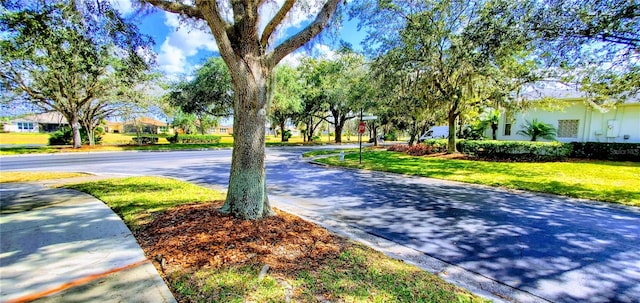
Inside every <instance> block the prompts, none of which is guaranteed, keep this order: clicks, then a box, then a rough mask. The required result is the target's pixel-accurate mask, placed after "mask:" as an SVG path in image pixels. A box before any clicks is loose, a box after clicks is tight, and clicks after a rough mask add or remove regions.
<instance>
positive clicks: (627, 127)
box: [487, 101, 640, 143]
mask: <svg viewBox="0 0 640 303" xmlns="http://www.w3.org/2000/svg"><path fill="white" fill-rule="evenodd" d="M565 105H566V106H564V108H562V109H560V110H554V111H550V110H543V109H539V108H534V109H531V110H528V111H526V112H522V113H516V114H515V115H514V118H515V122H513V125H512V127H511V135H510V136H505V135H504V128H505V119H506V117H505V115H504V114H502V116H501V118H500V125H499V126H498V133H497V138H498V140H525V141H526V140H530V138H528V137H525V136H521V135H518V134H517V132H518V131H519V130H520V129H522V127H523V125H524V123H525V120H527V121H531V120H533V119H538V120H539V121H542V122H544V123H547V124H551V125H552V126H553V127H555V128H556V129H557V128H558V120H578V135H577V136H576V137H575V138H560V137H558V138H557V140H558V141H560V142H575V141H578V142H588V141H590V142H634V143H636V142H640V103H632V104H622V105H619V106H618V107H617V108H615V109H611V110H609V111H608V112H605V113H602V112H600V111H599V110H596V109H591V107H590V106H587V105H586V104H585V103H584V102H582V101H571V102H566V103H565ZM610 120H615V121H616V122H614V123H613V124H614V126H615V127H614V128H616V127H617V129H614V130H616V131H615V132H614V133H611V132H609V135H611V136H613V137H607V135H608V134H607V130H608V124H610V122H609V121H610ZM487 135H488V136H489V137H490V136H491V131H490V130H489V131H488V132H487ZM625 135H628V136H629V139H627V140H625V139H624V136H625ZM539 140H540V141H545V140H542V139H539Z"/></svg>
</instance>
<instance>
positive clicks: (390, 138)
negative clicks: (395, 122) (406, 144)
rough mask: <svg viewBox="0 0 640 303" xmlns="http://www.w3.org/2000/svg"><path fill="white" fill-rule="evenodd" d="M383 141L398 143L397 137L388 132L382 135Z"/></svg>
mask: <svg viewBox="0 0 640 303" xmlns="http://www.w3.org/2000/svg"><path fill="white" fill-rule="evenodd" d="M384 140H385V141H398V135H396V133H395V132H389V133H386V134H385V135H384Z"/></svg>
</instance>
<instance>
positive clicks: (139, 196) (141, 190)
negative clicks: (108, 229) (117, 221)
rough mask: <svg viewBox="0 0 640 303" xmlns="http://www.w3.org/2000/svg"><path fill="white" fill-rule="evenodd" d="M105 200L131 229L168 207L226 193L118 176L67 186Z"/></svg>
mask: <svg viewBox="0 0 640 303" xmlns="http://www.w3.org/2000/svg"><path fill="white" fill-rule="evenodd" d="M65 187H66V188H72V189H76V190H79V191H83V192H86V193H89V194H91V195H93V196H95V197H96V198H98V199H100V200H102V201H104V202H105V203H107V205H109V207H111V209H113V210H114V211H115V212H116V213H117V214H118V215H119V216H120V217H121V218H123V219H124V222H125V223H126V224H127V226H129V228H131V229H136V228H138V227H139V226H140V225H142V224H145V223H147V222H149V221H150V220H152V219H153V215H154V214H156V213H159V212H163V211H166V210H167V209H169V208H172V207H175V206H178V205H184V204H191V203H206V202H211V201H214V200H220V199H224V193H221V192H218V191H214V190H211V189H208V188H204V187H201V186H197V185H194V184H191V183H187V182H182V181H177V180H173V179H168V178H161V177H131V178H116V179H107V180H101V181H94V182H86V183H80V184H70V185H67V186H65Z"/></svg>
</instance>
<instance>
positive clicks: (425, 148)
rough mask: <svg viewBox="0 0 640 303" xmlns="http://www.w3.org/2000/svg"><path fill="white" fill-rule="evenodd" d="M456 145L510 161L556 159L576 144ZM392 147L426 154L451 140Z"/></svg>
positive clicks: (478, 154)
mask: <svg viewBox="0 0 640 303" xmlns="http://www.w3.org/2000/svg"><path fill="white" fill-rule="evenodd" d="M456 147H457V149H458V151H459V152H461V153H463V154H465V155H468V156H472V157H478V158H481V159H487V160H509V161H556V160H564V159H566V158H568V157H569V156H571V150H572V146H571V144H567V143H560V142H531V141H483V140H480V141H476V140H458V142H457V144H456ZM388 150H389V151H397V152H403V153H407V154H409V155H413V156H423V155H428V154H433V153H442V152H446V151H447V140H444V139H432V140H426V141H424V142H422V143H421V144H417V145H414V146H411V147H409V146H408V145H400V144H398V145H394V146H391V147H390V148H389V149H388Z"/></svg>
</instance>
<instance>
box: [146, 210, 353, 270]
mask: <svg viewBox="0 0 640 303" xmlns="http://www.w3.org/2000/svg"><path fill="white" fill-rule="evenodd" d="M221 205H222V202H221V201H216V202H213V203H207V204H196V205H184V206H179V207H175V208H173V209H171V210H169V211H167V212H165V213H164V214H162V215H159V216H157V217H156V218H155V219H154V221H153V222H151V223H149V224H147V225H145V226H143V227H142V228H140V229H139V230H137V231H135V232H134V233H135V236H136V239H138V242H139V243H140V246H142V248H143V250H144V251H145V253H146V254H147V256H150V257H152V258H153V259H154V261H156V262H154V263H156V265H157V266H158V267H159V268H160V269H161V270H162V271H163V272H165V273H167V274H169V273H171V272H175V271H178V272H181V271H185V270H186V271H189V270H195V269H199V268H203V267H204V268H220V267H229V266H246V265H257V266H261V265H264V264H267V265H269V266H270V268H271V270H270V272H271V273H274V274H285V275H286V274H287V273H290V272H295V271H298V270H312V269H313V268H317V267H319V266H321V265H322V264H325V262H327V261H328V260H332V259H335V258H336V257H337V256H338V255H339V254H340V253H341V252H342V251H343V250H344V249H345V248H346V247H348V246H349V245H350V244H349V242H348V241H347V240H345V239H343V238H340V237H337V236H335V235H333V234H331V233H329V232H328V231H327V230H325V229H323V228H321V227H319V226H317V225H315V224H312V223H309V222H307V221H304V220H302V219H300V218H298V217H296V216H293V215H290V214H287V213H284V212H281V211H278V210H276V213H277V216H274V217H270V218H266V219H263V220H259V221H249V220H240V219H236V218H233V217H230V216H225V215H223V214H221V213H220V212H219V211H218V209H219V208H220V206H221ZM163 259H164V260H163Z"/></svg>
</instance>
